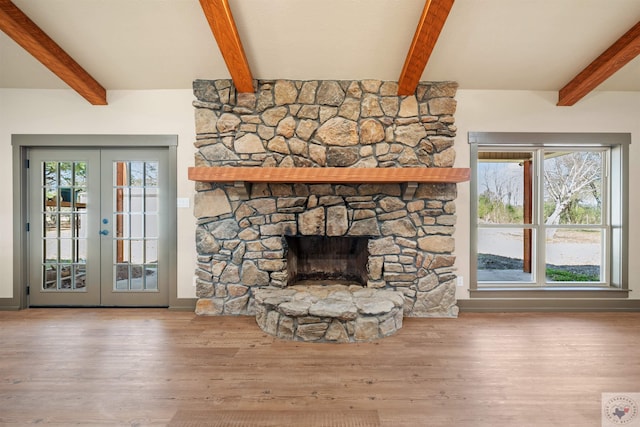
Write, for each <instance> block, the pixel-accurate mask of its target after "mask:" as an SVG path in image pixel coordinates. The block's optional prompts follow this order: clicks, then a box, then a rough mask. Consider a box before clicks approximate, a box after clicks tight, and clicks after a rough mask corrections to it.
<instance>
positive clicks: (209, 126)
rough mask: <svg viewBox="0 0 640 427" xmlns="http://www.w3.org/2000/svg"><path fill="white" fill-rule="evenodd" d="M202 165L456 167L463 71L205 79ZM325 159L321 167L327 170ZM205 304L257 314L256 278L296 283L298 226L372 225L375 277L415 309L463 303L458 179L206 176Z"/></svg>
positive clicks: (198, 212)
mask: <svg viewBox="0 0 640 427" xmlns="http://www.w3.org/2000/svg"><path fill="white" fill-rule="evenodd" d="M193 86H194V94H195V96H196V101H194V103H193V105H194V107H195V120H196V134H197V135H196V143H195V146H196V148H197V152H196V154H195V165H196V166H245V167H246V166H252V167H283V168H284V167H314V168H322V167H366V168H416V167H452V166H453V164H454V160H455V151H454V149H453V142H454V140H453V137H454V136H455V132H456V128H455V125H454V117H453V114H454V112H455V108H456V101H455V98H454V96H455V92H456V89H457V84H456V83H454V82H437V83H421V84H420V85H419V86H418V88H417V90H416V93H415V94H414V95H412V96H397V95H396V93H397V83H394V82H382V81H378V80H364V81H291V80H277V81H257V82H256V88H257V90H256V92H255V93H252V94H246V93H236V92H235V90H234V88H233V85H232V83H231V81H229V80H215V81H204V80H198V81H195V82H194V84H193ZM319 173H321V171H319ZM196 190H197V193H196V197H195V206H194V213H195V216H196V218H197V224H198V227H197V233H196V234H197V235H196V244H197V250H198V265H197V266H196V274H197V276H198V280H197V295H198V297H199V301H198V304H197V309H196V311H197V312H198V313H200V314H216V315H223V314H254V313H255V310H254V307H253V293H254V290H255V289H256V288H258V287H265V286H274V287H284V286H286V277H287V268H286V250H287V248H286V244H285V243H284V236H287V235H301V236H305V235H309V236H311V235H313V236H319V235H326V236H368V237H369V238H370V240H369V253H370V257H369V262H368V271H369V281H368V283H367V286H368V287H372V288H389V289H394V290H400V291H402V292H403V294H404V295H405V309H404V311H405V315H407V316H455V315H457V306H456V305H455V274H454V269H453V264H454V261H455V256H453V254H452V253H453V251H454V249H455V242H454V239H453V233H454V224H455V221H456V216H455V201H454V200H455V197H456V185H455V184H420V185H418V186H417V187H416V188H413V189H410V188H408V187H407V186H406V185H403V184H384V185H372V184H366V183H363V184H360V185H340V184H323V185H314V184H254V185H252V186H251V187H250V191H249V194H248V197H247V196H246V192H245V187H244V185H234V184H213V183H204V182H198V183H196Z"/></svg>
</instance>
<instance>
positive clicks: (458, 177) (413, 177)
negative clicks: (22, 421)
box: [189, 166, 470, 184]
mask: <svg viewBox="0 0 640 427" xmlns="http://www.w3.org/2000/svg"><path fill="white" fill-rule="evenodd" d="M469 176H470V171H469V168H266V167H265V168H263V167H211V166H202V167H190V168H189V179H190V180H192V181H202V182H238V181H244V182H249V183H270V184H285V183H286V184H295V183H304V184H398V183H403V182H416V183H432V184H435V183H457V182H464V181H468V180H469Z"/></svg>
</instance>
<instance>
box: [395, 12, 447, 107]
mask: <svg viewBox="0 0 640 427" xmlns="http://www.w3.org/2000/svg"><path fill="white" fill-rule="evenodd" d="M453 2H454V0H426V1H425V4H424V9H423V10H422V16H421V17H420V21H418V27H417V28H416V32H415V34H414V36H413V41H412V42H411V47H410V48H409V53H407V58H406V59H405V62H404V67H402V72H401V73H400V78H399V79H398V95H401V96H407V95H412V94H413V93H415V91H416V88H417V87H418V83H419V82H420V79H421V78H422V73H423V72H424V69H425V67H426V66H427V62H429V57H430V56H431V52H433V48H434V47H435V45H436V42H437V41H438V37H439V36H440V32H441V31H442V28H443V27H444V23H445V21H446V20H447V17H448V16H449V12H450V11H451V8H452V7H453Z"/></svg>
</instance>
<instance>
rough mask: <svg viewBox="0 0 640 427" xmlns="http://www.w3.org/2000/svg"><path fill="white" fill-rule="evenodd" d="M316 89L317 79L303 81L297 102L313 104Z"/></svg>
mask: <svg viewBox="0 0 640 427" xmlns="http://www.w3.org/2000/svg"><path fill="white" fill-rule="evenodd" d="M316 89H318V82H317V81H309V82H304V83H303V84H302V88H301V89H300V95H299V96H298V103H300V104H313V103H314V102H315V99H316Z"/></svg>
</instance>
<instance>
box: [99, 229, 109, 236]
mask: <svg viewBox="0 0 640 427" xmlns="http://www.w3.org/2000/svg"><path fill="white" fill-rule="evenodd" d="M100 234H101V235H103V236H108V235H109V230H100Z"/></svg>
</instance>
